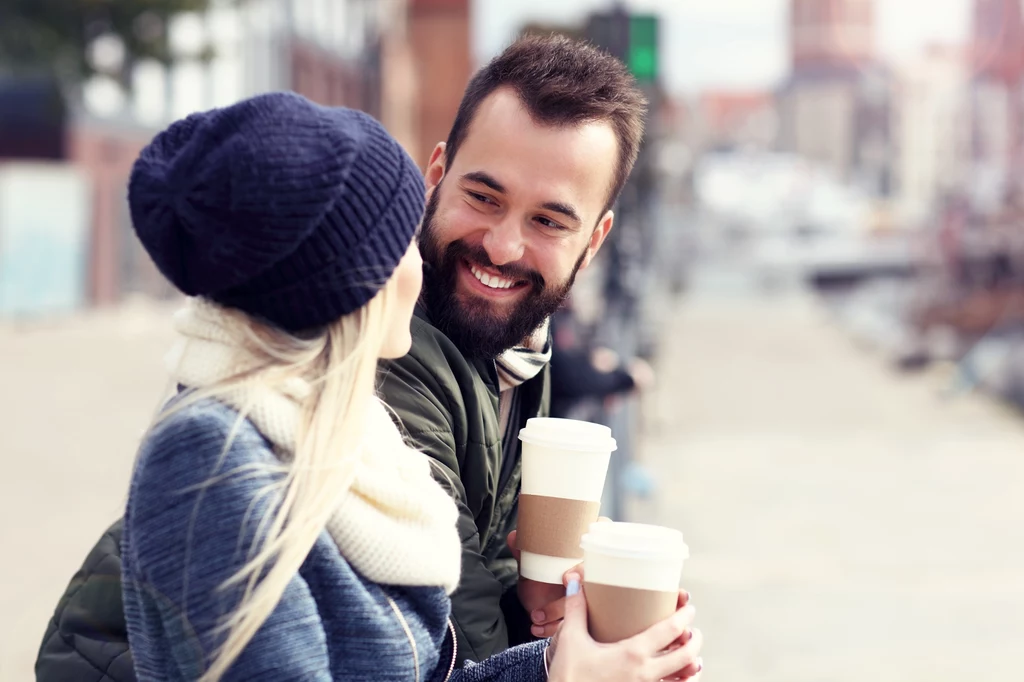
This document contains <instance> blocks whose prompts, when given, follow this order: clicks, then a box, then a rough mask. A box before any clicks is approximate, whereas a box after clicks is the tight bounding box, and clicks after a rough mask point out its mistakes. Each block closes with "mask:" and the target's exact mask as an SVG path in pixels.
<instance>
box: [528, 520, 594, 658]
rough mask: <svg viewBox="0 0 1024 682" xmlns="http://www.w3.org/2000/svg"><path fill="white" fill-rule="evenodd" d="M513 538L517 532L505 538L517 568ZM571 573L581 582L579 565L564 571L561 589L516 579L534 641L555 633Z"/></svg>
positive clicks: (555, 586) (563, 609)
mask: <svg viewBox="0 0 1024 682" xmlns="http://www.w3.org/2000/svg"><path fill="white" fill-rule="evenodd" d="M598 521H611V519H609V518H606V517H603V516H602V517H601V518H599V519H598ZM516 534H517V531H512V532H511V533H509V534H508V546H509V549H511V550H512V555H513V556H514V557H515V558H516V563H517V564H518V563H519V548H518V547H517V546H516ZM571 573H575V574H577V575H579V576H580V577H581V578H582V577H583V564H579V565H577V566H574V567H572V568H570V569H569V570H568V571H566V572H565V574H564V575H563V576H562V584H561V585H552V584H551V583H541V582H537V581H536V580H530V579H529V578H524V577H522V576H520V577H519V583H518V585H517V588H516V589H517V591H518V594H519V603H521V604H522V605H523V608H524V609H526V611H527V612H528V613H529V614H530V621H531V622H532V623H533V626H532V627H531V628H530V634H532V635H533V636H534V637H538V638H541V639H543V638H545V637H551V636H552V635H554V634H555V632H556V631H557V630H558V626H559V625H560V624H561V622H562V618H564V617H565V588H566V587H568V585H569V583H568V579H569V575H570V574H571Z"/></svg>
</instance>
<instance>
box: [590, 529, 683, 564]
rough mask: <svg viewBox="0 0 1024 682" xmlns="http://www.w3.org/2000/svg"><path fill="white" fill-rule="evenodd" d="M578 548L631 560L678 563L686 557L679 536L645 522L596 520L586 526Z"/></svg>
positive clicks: (669, 530)
mask: <svg viewBox="0 0 1024 682" xmlns="http://www.w3.org/2000/svg"><path fill="white" fill-rule="evenodd" d="M580 547H582V548H583V549H584V550H590V551H594V552H600V553H601V554H607V555H609V556H618V557H624V558H631V559H653V560H661V559H671V560H679V561H682V560H684V559H687V558H688V557H689V556H690V550H689V548H688V547H687V546H686V543H685V542H684V541H683V534H682V533H681V532H680V531H678V530H676V529H674V528H666V527H664V526H653V525H650V524H646V523H623V522H609V521H598V522H596V523H592V524H590V530H589V532H588V533H587V534H586V535H584V536H583V538H582V540H581V542H580Z"/></svg>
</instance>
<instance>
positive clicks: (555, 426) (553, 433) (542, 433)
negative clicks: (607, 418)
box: [519, 417, 618, 452]
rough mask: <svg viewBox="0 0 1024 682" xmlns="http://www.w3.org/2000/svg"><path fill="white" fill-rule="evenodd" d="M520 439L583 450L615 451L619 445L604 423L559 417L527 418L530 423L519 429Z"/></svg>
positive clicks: (558, 447)
mask: <svg viewBox="0 0 1024 682" xmlns="http://www.w3.org/2000/svg"><path fill="white" fill-rule="evenodd" d="M519 440H521V441H523V442H524V443H530V444H532V445H544V446H547V447H552V448H557V449H559V450H578V451H581V452H614V451H615V449H616V447H618V446H617V444H616V443H615V439H614V438H612V430H611V429H610V428H608V427H607V426H605V425H603V424H595V423H593V422H585V421H581V420H579V419H558V418H555V417H534V418H532V419H528V420H526V426H525V427H523V428H522V429H521V430H520V431H519Z"/></svg>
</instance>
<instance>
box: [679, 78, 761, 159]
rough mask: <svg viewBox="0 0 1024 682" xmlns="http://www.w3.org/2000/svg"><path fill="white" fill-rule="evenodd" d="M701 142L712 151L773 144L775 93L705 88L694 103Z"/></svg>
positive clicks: (756, 147) (758, 147)
mask: <svg viewBox="0 0 1024 682" xmlns="http://www.w3.org/2000/svg"><path fill="white" fill-rule="evenodd" d="M697 116H698V123H697V124H698V125H700V127H701V137H702V138H703V140H704V144H705V145H706V146H707V147H710V148H712V149H715V150H726V149H737V148H753V149H759V150H762V151H764V150H768V149H771V148H773V147H774V146H775V142H776V138H777V137H778V131H779V120H778V118H779V117H778V110H777V107H776V102H775V95H774V93H771V92H735V91H731V90H730V91H718V90H709V91H705V92H704V93H702V94H701V96H700V99H699V101H698V104H697Z"/></svg>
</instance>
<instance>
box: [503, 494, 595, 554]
mask: <svg viewBox="0 0 1024 682" xmlns="http://www.w3.org/2000/svg"><path fill="white" fill-rule="evenodd" d="M600 511H601V503H600V502H599V501H594V502H589V501H587V500H570V499H567V498H564V497H546V496H544V495H527V494H522V495H520V496H519V527H518V532H517V533H516V543H517V544H518V545H519V549H520V550H523V551H525V552H532V553H533V554H543V555H544V556H553V557H564V558H567V559H569V558H571V559H582V558H583V550H582V549H581V548H580V538H581V537H583V534H584V533H586V532H587V530H588V529H589V528H590V524H591V523H593V522H595V521H597V515H598V513H600Z"/></svg>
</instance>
